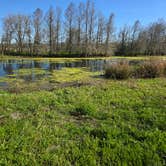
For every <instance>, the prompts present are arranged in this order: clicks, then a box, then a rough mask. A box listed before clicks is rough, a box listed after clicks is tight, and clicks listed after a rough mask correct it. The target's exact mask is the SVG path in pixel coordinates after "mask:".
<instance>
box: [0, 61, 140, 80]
mask: <svg viewBox="0 0 166 166" xmlns="http://www.w3.org/2000/svg"><path fill="white" fill-rule="evenodd" d="M120 60H122V59H80V60H79V59H77V60H71V59H69V60H58V61H56V60H55V61H53V60H48V59H45V60H44V59H43V60H33V59H29V60H27V59H5V60H0V77H4V76H7V75H12V74H14V72H15V71H17V70H19V69H35V68H37V69H44V70H47V71H49V72H51V71H53V70H61V69H62V68H82V67H86V68H88V69H89V70H90V71H91V72H95V71H102V70H103V69H104V67H105V65H106V64H107V63H116V62H118V61H120ZM139 62H140V60H129V64H138V63H139Z"/></svg>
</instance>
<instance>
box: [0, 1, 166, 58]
mask: <svg viewBox="0 0 166 166" xmlns="http://www.w3.org/2000/svg"><path fill="white" fill-rule="evenodd" d="M0 51H1V52H2V53H3V54H13V55H15V54H16V55H17V54H18V55H19V54H20V55H24V54H25V55H32V56H37V55H45V56H46V55H48V56H72V55H74V56H75V55H78V56H99V55H103V56H110V55H122V56H128V55H129V56H136V55H164V54H166V22H165V20H163V19H160V20H158V21H156V22H153V23H151V24H149V25H148V26H142V25H141V23H140V21H139V20H137V21H136V22H135V23H134V24H133V26H127V25H126V26H124V27H123V28H121V29H120V31H119V32H116V30H115V25H114V14H113V13H110V15H109V16H108V17H105V16H104V15H103V14H102V12H100V11H97V10H96V8H95V4H94V2H93V1H92V0H87V1H86V2H85V3H83V2H80V3H79V4H78V5H77V6H76V5H75V4H73V3H72V2H71V3H69V4H68V6H67V8H66V9H65V10H64V11H62V9H60V8H59V7H56V8H55V9H54V8H53V7H50V8H49V9H48V11H47V12H46V13H44V12H43V11H42V10H41V9H39V8H37V9H36V10H35V11H34V12H33V14H32V15H25V14H13V15H8V16H6V17H5V18H4V19H3V34H2V36H1V43H0Z"/></svg>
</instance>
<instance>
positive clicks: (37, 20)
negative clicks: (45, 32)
mask: <svg viewBox="0 0 166 166" xmlns="http://www.w3.org/2000/svg"><path fill="white" fill-rule="evenodd" d="M42 21H43V12H42V10H41V9H39V8H37V9H36V10H35V11H34V13H33V26H34V31H35V34H34V46H33V49H34V53H35V54H38V53H39V51H40V44H41V41H42V34H41V33H42Z"/></svg>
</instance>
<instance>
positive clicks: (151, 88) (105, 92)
mask: <svg viewBox="0 0 166 166" xmlns="http://www.w3.org/2000/svg"><path fill="white" fill-rule="evenodd" d="M165 87H166V79H165V78H158V79H142V80H140V79H137V80H134V79H132V80H123V81H114V80H106V82H103V83H102V84H100V85H95V86H82V87H77V88H74V87H68V88H60V89H57V90H53V91H50V92H48V91H38V92H24V93H17V94H15V93H14V94H11V93H9V92H5V91H1V92H0V124H1V126H0V133H1V134H0V149H1V150H0V156H1V158H0V164H1V165H22V164H24V165H90V166H91V165H110V164H111V165H136V166H138V165H139V166H141V165H142V166H143V165H158V166H162V165H165V164H166V159H165V154H166V144H165V142H166V121H165V119H166V111H165V110H166V100H165V99H166V88H165Z"/></svg>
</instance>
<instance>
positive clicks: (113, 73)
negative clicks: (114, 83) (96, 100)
mask: <svg viewBox="0 0 166 166" xmlns="http://www.w3.org/2000/svg"><path fill="white" fill-rule="evenodd" d="M130 75H131V67H130V66H129V64H128V62H126V61H121V62H118V63H116V64H111V65H107V66H106V69H105V77H106V78H112V79H119V80H120V79H127V78H129V77H130Z"/></svg>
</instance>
